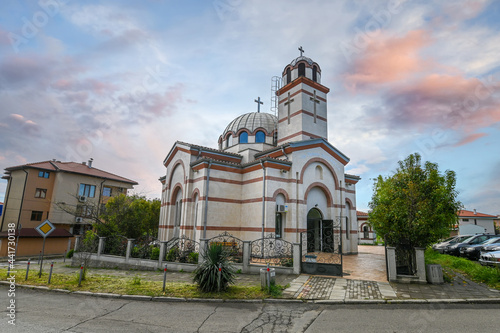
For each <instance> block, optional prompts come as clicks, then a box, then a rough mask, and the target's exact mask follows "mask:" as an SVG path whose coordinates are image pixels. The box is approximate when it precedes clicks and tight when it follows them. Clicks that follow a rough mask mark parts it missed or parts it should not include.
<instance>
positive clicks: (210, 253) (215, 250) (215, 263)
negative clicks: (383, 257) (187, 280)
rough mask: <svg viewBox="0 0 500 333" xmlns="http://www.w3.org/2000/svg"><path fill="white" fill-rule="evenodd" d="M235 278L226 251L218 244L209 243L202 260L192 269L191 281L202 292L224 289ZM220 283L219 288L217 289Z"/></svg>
mask: <svg viewBox="0 0 500 333" xmlns="http://www.w3.org/2000/svg"><path fill="white" fill-rule="evenodd" d="M219 265H221V268H222V270H221V279H220V281H219ZM235 279H236V272H235V269H234V267H233V266H232V265H231V262H230V261H229V257H228V254H227V252H226V251H224V249H223V248H222V246H220V245H215V244H213V245H210V247H209V248H208V250H207V251H206V253H205V254H204V261H203V263H202V264H200V265H198V267H197V268H196V270H195V271H194V278H193V281H194V282H196V283H197V284H198V288H199V289H200V290H201V291H203V292H215V291H224V290H226V289H227V287H228V286H229V284H233V283H234V281H235ZM219 284H220V290H219Z"/></svg>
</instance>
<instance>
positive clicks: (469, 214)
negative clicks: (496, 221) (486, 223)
mask: <svg viewBox="0 0 500 333" xmlns="http://www.w3.org/2000/svg"><path fill="white" fill-rule="evenodd" d="M458 216H459V217H491V218H496V216H495V215H489V214H484V213H479V212H476V213H474V212H473V211H472V210H465V209H463V210H460V211H458Z"/></svg>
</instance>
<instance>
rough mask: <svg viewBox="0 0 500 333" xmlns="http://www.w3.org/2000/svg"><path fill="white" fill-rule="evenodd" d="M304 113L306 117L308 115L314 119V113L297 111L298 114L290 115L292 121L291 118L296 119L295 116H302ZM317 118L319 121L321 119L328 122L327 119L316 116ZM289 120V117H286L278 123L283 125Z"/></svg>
mask: <svg viewBox="0 0 500 333" xmlns="http://www.w3.org/2000/svg"><path fill="white" fill-rule="evenodd" d="M302 113H303V114H306V115H308V116H311V117H313V118H314V113H312V112H309V111H306V110H299V111H297V112H294V113H292V114H291V115H290V119H291V118H293V117H295V116H298V115H300V114H302ZM316 118H317V119H319V120H323V121H327V119H326V118H324V117H321V116H318V115H317V114H316ZM287 120H288V116H285V117H283V118H281V119H279V120H278V123H282V122H284V121H287Z"/></svg>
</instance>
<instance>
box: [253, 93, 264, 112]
mask: <svg viewBox="0 0 500 333" xmlns="http://www.w3.org/2000/svg"><path fill="white" fill-rule="evenodd" d="M254 102H255V103H257V112H259V113H260V105H261V104H264V102H261V101H260V96H259V97H257V99H255V100H254Z"/></svg>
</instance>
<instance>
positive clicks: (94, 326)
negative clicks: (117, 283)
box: [0, 285, 500, 333]
mask: <svg viewBox="0 0 500 333" xmlns="http://www.w3.org/2000/svg"><path fill="white" fill-rule="evenodd" d="M8 289H9V288H8V287H7V286H5V285H2V286H0V304H1V307H2V312H3V314H2V316H1V320H0V332H121V333H123V332H175V333H177V332H346V331H349V332H440V333H442V332H468V333H473V332H499V327H500V326H499V322H498V318H499V317H498V315H499V313H500V311H499V310H500V305H498V304H483V305H479V304H476V305H474V304H471V305H467V304H460V305H459V304H456V305H442V304H434V305H430V304H427V305H409V304H408V305H391V304H381V305H354V304H353V305H325V304H323V305H322V304H309V303H260V302H259V303H229V302H224V303H208V302H152V301H135V300H124V299H112V298H99V297H91V296H83V295H68V294H63V293H56V292H49V291H36V290H29V289H22V288H17V290H16V291H15V298H14V297H9V296H8ZM10 299H15V305H16V309H15V310H16V313H15V315H16V317H15V318H16V320H15V323H16V325H15V326H12V325H10V324H9V323H8V321H9V317H8V315H9V310H8V309H7V306H8V305H9V300H10Z"/></svg>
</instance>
